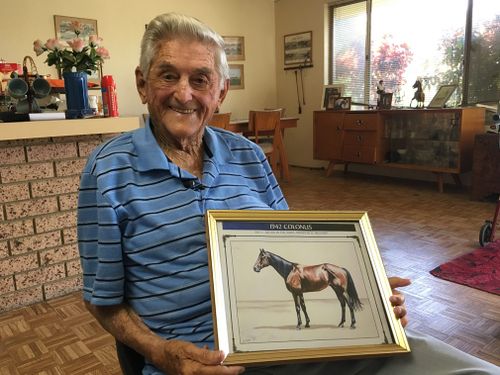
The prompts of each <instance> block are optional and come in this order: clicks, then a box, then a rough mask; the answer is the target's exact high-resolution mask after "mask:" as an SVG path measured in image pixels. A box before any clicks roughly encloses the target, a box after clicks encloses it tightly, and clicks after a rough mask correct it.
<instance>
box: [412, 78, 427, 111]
mask: <svg viewBox="0 0 500 375" xmlns="http://www.w3.org/2000/svg"><path fill="white" fill-rule="evenodd" d="M412 87H413V88H414V89H417V91H415V94H414V95H413V98H412V99H411V102H410V107H411V103H413V101H414V100H416V101H417V105H416V107H415V108H424V101H425V93H424V90H422V82H420V81H419V80H418V79H417V80H416V81H415V83H414V84H413V86H412Z"/></svg>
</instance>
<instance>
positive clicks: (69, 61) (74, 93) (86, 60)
mask: <svg viewBox="0 0 500 375" xmlns="http://www.w3.org/2000/svg"><path fill="white" fill-rule="evenodd" d="M71 27H72V29H73V31H74V33H75V36H76V37H75V38H74V39H72V40H68V41H67V42H63V41H61V40H59V39H49V40H47V42H46V43H43V42H42V41H41V40H39V39H38V40H36V41H34V42H33V50H34V51H35V53H36V55H37V56H39V55H41V54H43V53H44V52H47V60H45V62H46V63H47V64H48V65H49V66H55V67H56V68H57V70H58V72H60V73H62V77H63V79H64V88H65V92H66V106H67V111H66V117H67V118H85V117H89V116H92V115H93V111H92V109H91V108H90V106H89V97H88V75H89V74H92V72H95V71H97V70H98V69H99V68H100V67H101V64H102V63H103V62H104V59H108V58H109V52H108V50H107V49H106V48H104V47H102V46H101V43H102V38H99V37H98V36H97V35H90V36H89V38H88V40H85V39H83V38H81V37H80V34H81V30H82V24H81V23H80V22H78V21H75V22H72V23H71Z"/></svg>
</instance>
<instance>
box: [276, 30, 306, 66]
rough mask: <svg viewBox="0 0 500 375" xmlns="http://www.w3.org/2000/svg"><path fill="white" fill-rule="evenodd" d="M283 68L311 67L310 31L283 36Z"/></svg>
mask: <svg viewBox="0 0 500 375" xmlns="http://www.w3.org/2000/svg"><path fill="white" fill-rule="evenodd" d="M283 43H284V63H285V69H294V68H307V67H312V66H313V62H312V31H305V32H301V33H295V34H288V35H285V36H284V37H283Z"/></svg>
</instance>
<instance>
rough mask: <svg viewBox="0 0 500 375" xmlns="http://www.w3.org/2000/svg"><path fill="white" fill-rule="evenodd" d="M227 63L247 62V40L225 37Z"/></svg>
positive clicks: (240, 37) (238, 37)
mask: <svg viewBox="0 0 500 375" xmlns="http://www.w3.org/2000/svg"><path fill="white" fill-rule="evenodd" d="M222 38H223V39H224V51H225V52H226V58H227V61H243V60H245V38H244V37H242V36H223V37H222Z"/></svg>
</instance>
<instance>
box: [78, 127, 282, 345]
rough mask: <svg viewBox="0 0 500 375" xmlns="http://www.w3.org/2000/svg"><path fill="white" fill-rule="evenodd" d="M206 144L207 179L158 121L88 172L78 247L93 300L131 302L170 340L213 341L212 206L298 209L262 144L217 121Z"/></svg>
mask: <svg viewBox="0 0 500 375" xmlns="http://www.w3.org/2000/svg"><path fill="white" fill-rule="evenodd" d="M203 142H204V148H205V153H204V160H203V176H202V180H201V181H198V180H196V177H195V176H193V175H191V174H190V173H189V172H187V171H185V170H182V169H180V168H179V167H178V166H177V165H175V164H174V163H173V162H171V161H169V160H168V158H167V157H166V156H165V154H164V153H163V151H162V150H161V148H160V147H159V145H158V143H157V142H156V139H155V138H154V136H153V133H152V131H151V129H150V125H149V124H147V125H146V127H144V128H141V129H137V130H135V131H133V132H129V133H125V134H122V135H120V136H118V137H116V138H113V139H111V140H110V141H108V142H106V143H104V144H102V145H100V146H99V147H98V148H97V149H96V150H94V152H93V153H92V154H91V156H90V157H89V159H88V162H87V164H86V166H85V168H84V171H83V173H82V176H81V184H80V192H79V202H78V245H79V251H80V258H81V263H82V267H83V284H84V286H83V292H84V294H83V296H84V299H85V300H86V301H89V302H90V303H92V304H95V305H115V304H119V303H122V302H124V301H126V302H127V303H128V304H129V305H130V306H131V307H132V308H133V309H134V310H135V311H136V312H137V313H138V314H139V316H140V317H141V318H142V320H143V321H144V322H145V323H146V325H147V326H148V327H150V328H151V329H152V330H153V331H154V332H156V333H157V334H159V335H160V336H162V337H164V338H167V339H180V340H186V341H190V342H193V343H196V344H199V345H202V344H207V345H209V346H212V344H213V327H212V315H211V312H212V310H211V303H210V286H209V270H208V255H207V244H206V238H205V223H204V214H205V211H206V210H208V209H275V210H286V209H288V205H287V203H286V201H285V199H284V197H283V194H282V192H281V189H280V188H279V186H278V183H277V181H276V179H275V177H274V175H273V174H272V171H271V169H270V166H269V164H268V162H267V160H266V157H265V155H264V154H263V152H262V151H261V149H260V147H259V146H257V145H255V144H254V143H252V142H250V141H249V140H247V139H245V138H244V137H242V136H239V135H237V134H234V133H231V132H228V131H225V130H222V129H218V128H211V127H207V128H206V129H205V133H204V137H203ZM192 180H195V181H197V183H199V182H201V184H202V185H203V189H196V188H195V189H193V188H192V187H189V184H186V181H188V182H189V181H192ZM185 185H186V186H187V187H186V186H185ZM195 185H196V184H195Z"/></svg>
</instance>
